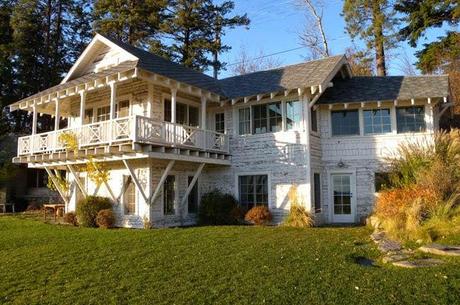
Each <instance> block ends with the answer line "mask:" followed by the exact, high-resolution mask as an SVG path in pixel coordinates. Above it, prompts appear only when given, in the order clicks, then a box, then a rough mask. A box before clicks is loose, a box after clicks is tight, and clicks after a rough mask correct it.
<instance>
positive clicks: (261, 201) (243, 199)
mask: <svg viewBox="0 0 460 305" xmlns="http://www.w3.org/2000/svg"><path fill="white" fill-rule="evenodd" d="M238 187H239V197H240V198H239V201H240V205H241V207H242V208H244V209H246V210H249V209H251V208H252V207H254V206H256V205H266V206H268V176H267V175H252V176H239V177H238Z"/></svg>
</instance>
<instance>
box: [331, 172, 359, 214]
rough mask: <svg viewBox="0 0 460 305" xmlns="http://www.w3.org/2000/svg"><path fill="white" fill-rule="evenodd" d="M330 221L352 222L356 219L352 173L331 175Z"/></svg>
mask: <svg viewBox="0 0 460 305" xmlns="http://www.w3.org/2000/svg"><path fill="white" fill-rule="evenodd" d="M331 183H332V201H331V202H332V222H335V223H353V222H355V221H356V217H355V216H356V198H355V194H354V190H355V185H354V184H355V181H354V175H352V174H347V173H344V174H342V173H337V174H332V175H331Z"/></svg>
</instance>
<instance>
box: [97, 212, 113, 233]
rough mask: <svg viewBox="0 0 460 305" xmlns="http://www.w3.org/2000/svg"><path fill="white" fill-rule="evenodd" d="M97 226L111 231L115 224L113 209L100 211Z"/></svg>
mask: <svg viewBox="0 0 460 305" xmlns="http://www.w3.org/2000/svg"><path fill="white" fill-rule="evenodd" d="M96 224H97V226H98V227H100V228H104V229H110V228H113V226H114V224H115V216H114V215H113V212H112V209H106V210H100V211H99V213H97V216H96Z"/></svg>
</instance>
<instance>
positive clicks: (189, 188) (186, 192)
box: [180, 163, 204, 207]
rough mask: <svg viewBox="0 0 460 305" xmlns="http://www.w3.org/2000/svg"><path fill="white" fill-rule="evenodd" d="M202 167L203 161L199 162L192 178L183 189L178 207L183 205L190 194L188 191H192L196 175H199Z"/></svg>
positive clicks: (196, 178)
mask: <svg viewBox="0 0 460 305" xmlns="http://www.w3.org/2000/svg"><path fill="white" fill-rule="evenodd" d="M203 168H204V163H201V164H200V166H199V167H198V169H197V170H196V172H195V175H193V179H192V181H191V182H190V184H189V185H188V187H187V190H186V191H185V194H184V197H182V201H181V202H180V207H182V206H184V204H185V201H187V199H188V196H189V195H190V192H191V191H192V189H193V187H194V186H195V183H196V181H197V180H198V177H199V176H200V175H201V171H203Z"/></svg>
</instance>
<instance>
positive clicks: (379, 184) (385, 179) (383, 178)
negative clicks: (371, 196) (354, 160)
mask: <svg viewBox="0 0 460 305" xmlns="http://www.w3.org/2000/svg"><path fill="white" fill-rule="evenodd" d="M389 185H390V175H389V174H388V173H375V174H374V187H375V192H376V193H379V192H381V191H383V190H384V189H385V188H386V187H388V186H389Z"/></svg>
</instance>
